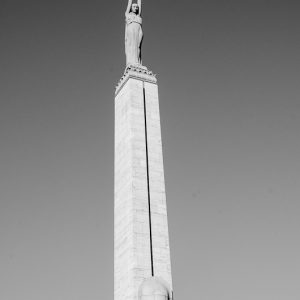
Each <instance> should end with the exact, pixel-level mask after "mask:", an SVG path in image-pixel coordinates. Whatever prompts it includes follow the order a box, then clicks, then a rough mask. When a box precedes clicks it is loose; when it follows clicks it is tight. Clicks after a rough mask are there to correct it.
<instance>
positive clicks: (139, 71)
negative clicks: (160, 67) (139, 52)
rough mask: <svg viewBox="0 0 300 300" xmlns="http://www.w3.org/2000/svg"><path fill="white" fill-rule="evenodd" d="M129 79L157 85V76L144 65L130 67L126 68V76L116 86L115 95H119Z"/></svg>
mask: <svg viewBox="0 0 300 300" xmlns="http://www.w3.org/2000/svg"><path fill="white" fill-rule="evenodd" d="M129 78H135V79H139V80H142V81H146V82H151V83H156V82H157V80H156V75H155V74H153V72H152V71H150V70H148V69H147V68H146V67H145V66H142V65H129V66H127V67H126V68H125V71H124V75H123V76H122V77H121V79H120V81H119V82H118V84H117V86H116V91H115V94H116V95H117V94H118V93H119V91H120V90H121V88H122V87H123V85H124V84H125V83H126V82H127V80H128V79H129Z"/></svg>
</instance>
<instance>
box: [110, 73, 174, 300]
mask: <svg viewBox="0 0 300 300" xmlns="http://www.w3.org/2000/svg"><path fill="white" fill-rule="evenodd" d="M132 72H133V71H132ZM134 72H136V71H134ZM145 75H147V76H149V78H150V79H151V78H152V79H151V80H150V79H149V78H148V77H147V80H146V79H145ZM149 208H150V211H149ZM149 212H150V214H149ZM150 224H151V228H150ZM114 226H115V227H114V230H115V240H114V243H115V253H114V261H115V265H114V272H115V283H114V284H115V287H114V292H115V298H114V299H115V300H138V290H139V287H140V285H141V283H142V282H143V281H144V280H145V279H146V278H149V277H151V276H157V277H159V278H162V280H164V281H165V282H166V283H167V285H168V286H169V287H170V289H171V290H172V277H171V262H170V249H169V236H168V221H167V208H166V196H165V183H164V170H163V157H162V145H161V130H160V118H159V103H158V91H157V85H156V79H155V77H154V76H153V75H151V74H140V76H139V73H137V72H136V73H134V76H133V75H132V74H131V75H130V71H128V72H127V73H126V74H125V77H123V78H122V80H121V84H120V85H119V87H118V88H117V91H116V97H115V225H114ZM150 229H151V230H150Z"/></svg>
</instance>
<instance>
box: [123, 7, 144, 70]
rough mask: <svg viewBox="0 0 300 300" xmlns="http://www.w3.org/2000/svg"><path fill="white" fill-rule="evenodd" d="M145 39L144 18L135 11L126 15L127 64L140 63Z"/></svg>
mask: <svg viewBox="0 0 300 300" xmlns="http://www.w3.org/2000/svg"><path fill="white" fill-rule="evenodd" d="M142 40H143V31H142V18H141V17H140V16H138V15H136V14H134V13H129V14H127V15H126V27H125V54H126V65H127V66H128V65H140V64H141V63H142V59H141V44H142Z"/></svg>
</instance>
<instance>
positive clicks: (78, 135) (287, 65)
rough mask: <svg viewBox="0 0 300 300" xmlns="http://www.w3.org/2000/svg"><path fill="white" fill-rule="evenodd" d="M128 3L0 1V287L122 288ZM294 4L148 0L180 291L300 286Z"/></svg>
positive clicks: (281, 295) (257, 294) (65, 299)
mask: <svg viewBox="0 0 300 300" xmlns="http://www.w3.org/2000/svg"><path fill="white" fill-rule="evenodd" d="M126 5H127V3H126V1H125V0H122V1H99V0H98V1H96V0H85V1H83V0H81V1H79V0H73V1H70V0H60V1H58V0H52V1H50V0H39V1H38V0H26V1H20V0H1V2H0V46H1V47H0V101H1V102H0V146H1V147H0V299H3V300H20V299H22V300H100V299H101V300H102V299H103V300H104V299H113V149H114V141H113V137H114V90H115V85H116V83H117V82H118V80H119V79H120V77H121V76H122V74H123V70H124V67H125V54H124V12H125V9H126ZM299 9H300V4H299V1H289V0H285V1H277V0H273V1H264V0H259V1H258V0H252V1H248V0H244V1H237V0H228V1H218V0H216V1H212V0H210V1H208V0H205V1H204V0H203V1H195V0H185V1H178V0H163V1H157V0H145V1H144V2H143V31H144V43H143V62H144V64H145V65H146V66H147V67H148V68H149V69H150V70H152V71H153V72H154V73H156V74H157V78H158V86H159V95H160V110H161V122H162V138H163V151H164V162H165V178H166V190H167V204H168V215H169V230H170V244H171V259H172V271H173V283H174V295H175V299H178V300H182V299H195V300H197V299H199V300H202V299H203V300H220V299H222V300H240V299H243V300H253V299H255V300H299V299H300V288H299V282H300V254H299V253H300V232H299V229H300V99H299V95H300V63H299V62H300V60H299V53H300V18H299Z"/></svg>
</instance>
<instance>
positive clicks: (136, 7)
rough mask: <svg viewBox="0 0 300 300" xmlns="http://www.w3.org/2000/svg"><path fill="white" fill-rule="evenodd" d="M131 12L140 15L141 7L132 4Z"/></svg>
mask: <svg viewBox="0 0 300 300" xmlns="http://www.w3.org/2000/svg"><path fill="white" fill-rule="evenodd" d="M131 11H132V12H133V13H134V14H138V12H139V6H138V4H137V3H132V5H131Z"/></svg>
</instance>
